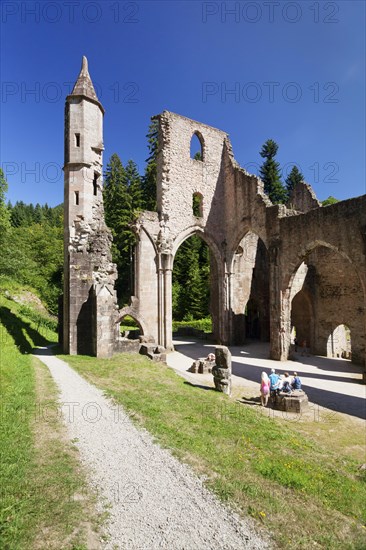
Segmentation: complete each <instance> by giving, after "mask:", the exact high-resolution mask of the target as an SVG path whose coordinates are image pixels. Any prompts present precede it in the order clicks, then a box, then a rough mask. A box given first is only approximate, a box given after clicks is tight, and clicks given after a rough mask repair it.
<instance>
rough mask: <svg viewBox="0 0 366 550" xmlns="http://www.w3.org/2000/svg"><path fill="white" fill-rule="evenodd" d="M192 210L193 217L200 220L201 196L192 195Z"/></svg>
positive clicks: (201, 214)
mask: <svg viewBox="0 0 366 550" xmlns="http://www.w3.org/2000/svg"><path fill="white" fill-rule="evenodd" d="M192 210H193V215H194V216H197V217H198V218H202V216H203V196H202V195H201V193H193V197H192Z"/></svg>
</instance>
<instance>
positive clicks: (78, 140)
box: [75, 134, 80, 147]
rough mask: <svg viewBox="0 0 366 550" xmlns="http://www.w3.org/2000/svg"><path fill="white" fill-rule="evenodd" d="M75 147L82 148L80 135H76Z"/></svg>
mask: <svg viewBox="0 0 366 550" xmlns="http://www.w3.org/2000/svg"><path fill="white" fill-rule="evenodd" d="M75 145H76V147H80V134H75Z"/></svg>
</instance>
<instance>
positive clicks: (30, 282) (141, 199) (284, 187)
mask: <svg viewBox="0 0 366 550" xmlns="http://www.w3.org/2000/svg"><path fill="white" fill-rule="evenodd" d="M147 139H148V150H149V156H148V159H147V161H146V167H145V170H144V174H143V175H141V174H140V173H139V171H138V168H137V165H136V164H135V162H134V161H133V160H129V161H128V162H127V163H126V165H125V166H124V165H123V164H122V162H121V159H120V158H119V156H118V155H117V154H116V153H115V154H113V155H112V156H111V157H110V159H109V162H108V164H107V167H106V171H105V174H104V191H103V195H104V207H105V218H106V223H107V225H108V227H109V228H110V229H111V231H112V234H113V245H112V253H113V261H114V262H115V263H116V264H117V268H118V279H117V282H116V289H117V295H118V300H119V305H120V306H122V305H125V304H126V303H127V302H128V299H129V297H130V296H131V295H132V294H133V292H134V290H133V288H134V282H133V264H134V247H135V243H136V236H135V233H134V231H133V228H132V226H133V223H134V221H135V220H136V218H137V216H138V215H139V213H140V212H141V211H143V210H150V211H154V210H156V155H157V122H156V121H153V123H152V124H151V125H150V127H149V132H148V134H147ZM277 151H278V145H277V144H276V143H275V142H274V141H273V140H267V141H266V142H265V144H264V145H263V147H262V150H261V151H260V155H261V156H262V158H263V159H264V161H263V164H262V166H261V169H260V177H261V179H262V180H263V182H264V189H265V192H266V194H267V195H268V196H269V198H270V199H271V200H272V202H273V203H274V204H279V203H286V202H288V200H289V196H290V193H291V190H292V188H293V187H294V185H295V184H296V183H297V182H298V181H303V180H304V177H303V175H302V174H301V172H300V171H299V170H298V168H297V167H296V166H295V165H294V166H293V168H292V170H291V172H290V173H289V174H288V176H287V178H286V180H285V182H282V179H281V171H280V166H279V164H278V162H277V161H276V154H277ZM194 158H195V159H196V160H200V159H201V156H200V154H199V152H198V153H197V152H196V153H195V155H194ZM6 193H7V182H6V180H5V177H4V174H3V172H2V171H1V170H0V248H1V254H0V282H1V281H4V280H5V281H6V280H8V281H10V280H14V281H17V282H18V283H19V284H22V285H25V286H29V287H32V288H34V289H36V290H37V292H38V293H39V295H40V297H41V298H42V299H43V301H44V302H45V303H46V305H47V307H48V309H49V310H50V312H51V313H54V314H56V313H57V308H58V297H59V295H60V294H61V292H62V272H63V205H59V206H56V207H49V206H48V205H47V204H45V205H42V206H41V205H39V204H36V205H33V204H25V203H24V202H22V201H18V202H16V203H15V204H11V203H9V202H8V203H6ZM333 202H337V201H336V199H334V198H333V197H329V198H328V199H326V200H325V201H323V204H324V205H326V204H332V203H333ZM209 280H210V257H209V249H208V247H207V246H206V244H205V243H204V242H203V241H202V240H201V239H200V238H199V237H197V236H195V235H194V236H192V237H190V238H189V239H187V240H186V241H185V242H184V243H183V244H182V245H181V246H180V248H179V249H178V251H177V253H176V256H175V259H174V270H173V296H172V304H173V318H174V319H175V320H177V321H181V320H191V319H202V318H204V317H207V316H208V315H209V301H210V299H209V287H210V284H209Z"/></svg>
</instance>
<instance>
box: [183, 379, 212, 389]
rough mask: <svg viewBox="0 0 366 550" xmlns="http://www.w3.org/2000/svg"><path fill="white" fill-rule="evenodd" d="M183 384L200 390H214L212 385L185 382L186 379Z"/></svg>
mask: <svg viewBox="0 0 366 550" xmlns="http://www.w3.org/2000/svg"><path fill="white" fill-rule="evenodd" d="M184 384H187V386H192V388H199V389H200V390H211V391H216V390H215V388H213V387H212V386H203V385H202V384H193V382H187V380H185V381H184Z"/></svg>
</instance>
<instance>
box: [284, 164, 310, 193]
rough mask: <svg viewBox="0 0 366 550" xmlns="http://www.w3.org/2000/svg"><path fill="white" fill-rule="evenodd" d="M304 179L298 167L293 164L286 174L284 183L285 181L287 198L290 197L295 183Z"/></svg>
mask: <svg viewBox="0 0 366 550" xmlns="http://www.w3.org/2000/svg"><path fill="white" fill-rule="evenodd" d="M304 179H305V178H304V176H303V174H302V173H301V172H300V170H299V169H298V167H297V166H295V165H294V166H293V167H292V169H291V172H290V173H289V175H288V176H287V178H286V181H285V183H286V192H287V200H289V199H290V197H291V193H292V190H293V188H294V187H295V185H296V184H297V183H301V182H302V181H304Z"/></svg>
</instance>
